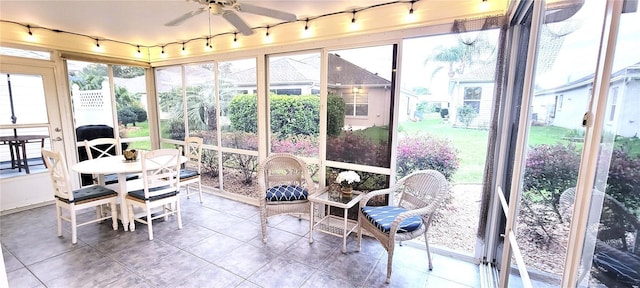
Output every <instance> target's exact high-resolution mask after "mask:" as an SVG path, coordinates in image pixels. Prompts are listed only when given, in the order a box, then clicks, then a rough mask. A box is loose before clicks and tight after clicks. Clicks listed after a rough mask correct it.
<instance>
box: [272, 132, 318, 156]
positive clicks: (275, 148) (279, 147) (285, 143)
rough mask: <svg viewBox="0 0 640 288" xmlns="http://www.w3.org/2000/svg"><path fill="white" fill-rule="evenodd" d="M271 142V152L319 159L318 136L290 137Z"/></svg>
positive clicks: (274, 139)
mask: <svg viewBox="0 0 640 288" xmlns="http://www.w3.org/2000/svg"><path fill="white" fill-rule="evenodd" d="M272 139H273V140H271V151H272V152H273V153H293V154H296V155H298V156H305V157H317V156H318V149H319V144H318V137H317V136H306V135H300V136H289V137H287V138H284V139H277V138H275V137H273V138H272Z"/></svg>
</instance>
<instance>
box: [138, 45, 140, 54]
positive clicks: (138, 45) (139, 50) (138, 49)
mask: <svg viewBox="0 0 640 288" xmlns="http://www.w3.org/2000/svg"><path fill="white" fill-rule="evenodd" d="M138 54H140V45H138Z"/></svg>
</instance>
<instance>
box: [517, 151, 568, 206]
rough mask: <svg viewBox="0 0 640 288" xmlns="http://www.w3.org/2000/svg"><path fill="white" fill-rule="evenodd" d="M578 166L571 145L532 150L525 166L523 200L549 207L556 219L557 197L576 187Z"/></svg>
mask: <svg viewBox="0 0 640 288" xmlns="http://www.w3.org/2000/svg"><path fill="white" fill-rule="evenodd" d="M579 166H580V153H579V152H578V151H576V148H575V145H573V144H569V145H568V146H564V145H562V144H556V145H546V144H545V145H538V146H535V147H533V148H532V149H530V150H529V152H528V154H527V161H526V164H525V171H524V181H523V190H524V198H527V199H529V200H531V201H532V202H533V203H542V204H545V205H547V206H550V207H552V208H553V210H554V211H555V212H556V213H557V215H558V217H559V216H560V212H558V200H559V199H560V194H562V192H564V190H566V189H567V188H570V187H575V186H576V179H577V178H578V169H579Z"/></svg>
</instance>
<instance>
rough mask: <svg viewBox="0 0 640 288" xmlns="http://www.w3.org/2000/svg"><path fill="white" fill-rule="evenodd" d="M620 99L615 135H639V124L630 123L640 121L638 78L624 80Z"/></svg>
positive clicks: (639, 87) (639, 81)
mask: <svg viewBox="0 0 640 288" xmlns="http://www.w3.org/2000/svg"><path fill="white" fill-rule="evenodd" d="M618 97H621V101H619V102H618V107H619V108H618V111H619V113H617V114H618V119H617V121H616V123H617V127H616V130H617V131H618V132H617V135H620V136H625V137H640V125H632V123H640V113H638V109H639V108H640V79H633V80H631V81H629V82H626V86H624V87H623V88H622V89H621V91H620V95H619V96H618Z"/></svg>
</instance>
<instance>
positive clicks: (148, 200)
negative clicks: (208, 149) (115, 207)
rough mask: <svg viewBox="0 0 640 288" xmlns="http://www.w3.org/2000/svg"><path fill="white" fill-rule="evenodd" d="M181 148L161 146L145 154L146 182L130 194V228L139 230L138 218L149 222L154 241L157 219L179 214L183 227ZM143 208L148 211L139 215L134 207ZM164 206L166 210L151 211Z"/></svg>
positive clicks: (140, 220) (143, 157)
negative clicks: (180, 193)
mask: <svg viewBox="0 0 640 288" xmlns="http://www.w3.org/2000/svg"><path fill="white" fill-rule="evenodd" d="M181 154H182V148H179V149H158V150H152V151H149V152H146V153H143V154H142V158H141V160H140V161H142V163H141V164H142V182H143V185H144V187H143V189H140V190H134V191H131V192H129V193H128V194H127V197H126V201H127V209H128V210H129V226H130V227H129V229H130V230H131V231H135V229H136V224H135V222H136V221H138V222H140V223H143V224H147V226H148V228H149V229H148V230H149V240H153V225H152V223H153V220H154V219H158V218H161V217H162V218H164V219H165V221H166V220H168V216H169V215H176V217H177V221H178V229H182V218H181V215H180V197H179V195H178V193H179V191H180V155H181ZM135 207H138V208H142V209H143V210H144V211H145V214H143V215H139V216H136V215H135V213H134V212H135V210H134V208H135ZM158 207H161V208H162V210H161V211H160V212H157V213H155V214H153V215H152V214H151V210H153V209H155V208H158Z"/></svg>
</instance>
